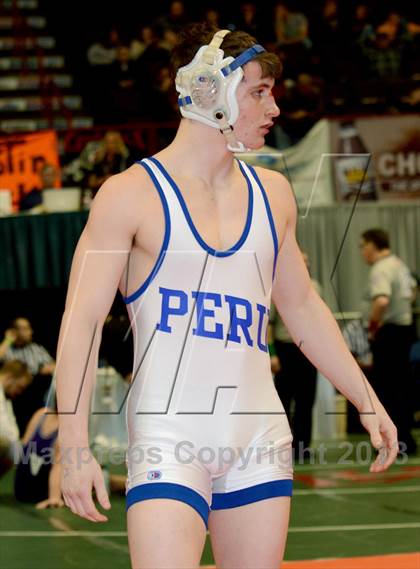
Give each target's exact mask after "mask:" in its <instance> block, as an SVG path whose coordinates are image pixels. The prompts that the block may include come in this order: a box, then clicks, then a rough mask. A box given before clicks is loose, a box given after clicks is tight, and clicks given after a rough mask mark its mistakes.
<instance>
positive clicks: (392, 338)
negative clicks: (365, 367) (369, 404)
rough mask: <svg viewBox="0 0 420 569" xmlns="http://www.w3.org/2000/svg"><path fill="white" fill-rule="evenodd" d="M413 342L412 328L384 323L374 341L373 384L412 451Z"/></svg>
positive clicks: (413, 445)
mask: <svg viewBox="0 0 420 569" xmlns="http://www.w3.org/2000/svg"><path fill="white" fill-rule="evenodd" d="M413 342H414V337H413V327H412V326H398V325H396V324H385V325H384V326H381V328H379V330H378V331H377V333H376V336H375V339H374V341H373V342H372V353H373V387H374V389H375V391H376V392H377V394H378V397H379V399H380V400H381V402H382V404H383V406H384V407H385V409H386V410H387V412H388V414H389V416H390V417H391V419H392V420H393V421H394V423H395V426H396V427H397V429H398V440H399V441H401V442H403V443H405V444H406V445H407V450H408V451H409V452H412V451H414V450H415V446H416V445H415V442H414V440H413V437H412V435H411V428H412V426H413V420H414V417H413V413H414V400H413V396H414V384H413V381H412V375H411V372H410V359H409V357H410V348H411V345H412V343H413ZM402 450H404V449H402Z"/></svg>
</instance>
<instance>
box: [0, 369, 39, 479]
mask: <svg viewBox="0 0 420 569" xmlns="http://www.w3.org/2000/svg"><path fill="white" fill-rule="evenodd" d="M31 380H32V376H31V374H30V373H29V371H28V368H27V367H26V365H25V364H23V363H21V362H18V361H9V362H7V363H6V364H4V365H3V366H2V367H1V368H0V476H2V475H3V474H5V473H6V472H7V471H8V470H10V468H11V467H12V466H13V463H14V461H13V459H14V453H15V450H16V444H17V442H18V440H19V428H18V425H17V423H16V417H15V414H14V412H13V407H12V403H11V400H13V399H15V398H16V397H18V396H19V395H20V394H21V393H22V392H23V391H24V390H25V389H26V388H27V387H28V385H29V384H30V382H31Z"/></svg>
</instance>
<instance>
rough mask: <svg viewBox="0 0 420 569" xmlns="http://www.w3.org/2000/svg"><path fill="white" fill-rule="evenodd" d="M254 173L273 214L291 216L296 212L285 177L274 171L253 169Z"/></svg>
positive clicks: (292, 196)
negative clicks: (259, 181)
mask: <svg viewBox="0 0 420 569" xmlns="http://www.w3.org/2000/svg"><path fill="white" fill-rule="evenodd" d="M255 171H256V173H257V175H258V177H259V178H260V180H261V183H262V185H263V186H264V189H265V190H266V193H267V197H268V200H269V202H270V206H271V208H272V209H273V210H274V212H273V213H275V212H277V213H280V212H281V214H282V215H283V216H284V215H285V213H289V214H290V215H291V216H294V215H295V212H296V200H295V196H294V194H293V190H292V188H291V186H290V183H289V181H288V180H287V178H286V176H284V175H283V174H281V173H280V172H277V171H276V170H269V169H268V168H261V167H259V166H257V167H255Z"/></svg>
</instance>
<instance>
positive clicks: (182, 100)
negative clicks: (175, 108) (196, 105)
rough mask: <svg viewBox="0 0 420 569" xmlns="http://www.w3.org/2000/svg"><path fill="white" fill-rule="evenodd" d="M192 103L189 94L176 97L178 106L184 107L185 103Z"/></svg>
mask: <svg viewBox="0 0 420 569" xmlns="http://www.w3.org/2000/svg"><path fill="white" fill-rule="evenodd" d="M191 103H192V99H191V97H190V96H189V95H187V96H186V97H179V99H178V105H179V106H180V107H185V105H191Z"/></svg>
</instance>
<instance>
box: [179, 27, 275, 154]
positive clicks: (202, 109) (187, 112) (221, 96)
mask: <svg viewBox="0 0 420 569" xmlns="http://www.w3.org/2000/svg"><path fill="white" fill-rule="evenodd" d="M229 33H230V31H229V30H220V31H218V32H216V33H215V34H214V36H213V39H212V40H211V42H210V44H209V45H203V46H202V47H200V49H199V50H198V52H197V53H196V55H195V57H194V59H193V60H192V61H191V63H189V64H188V65H185V66H184V67H180V69H178V73H177V75H176V79H175V86H176V90H177V91H178V93H179V94H180V97H179V98H178V104H179V107H180V110H181V114H182V116H183V117H185V118H189V119H195V120H197V121H200V122H202V123H204V124H206V125H208V126H212V127H214V128H218V129H220V131H221V132H222V133H223V134H224V135H225V137H226V140H227V143H228V148H229V150H231V151H232V152H243V151H245V150H246V148H245V146H244V145H243V144H242V142H239V141H237V140H236V136H235V134H234V132H233V125H234V124H235V122H236V120H237V119H238V115H239V108H238V101H237V100H236V89H237V87H238V85H239V83H240V81H241V79H242V77H243V74H244V72H243V70H242V66H243V65H245V64H246V63H248V61H251V59H253V58H254V57H255V56H256V55H258V54H259V53H262V52H263V51H265V49H264V48H263V47H262V46H261V45H259V44H255V45H253V46H252V47H250V48H249V49H246V50H245V51H243V52H242V53H241V54H240V55H238V57H236V58H234V57H224V52H223V50H222V49H220V46H221V44H222V42H223V39H224V37H225V36H226V35H227V34H229Z"/></svg>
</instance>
